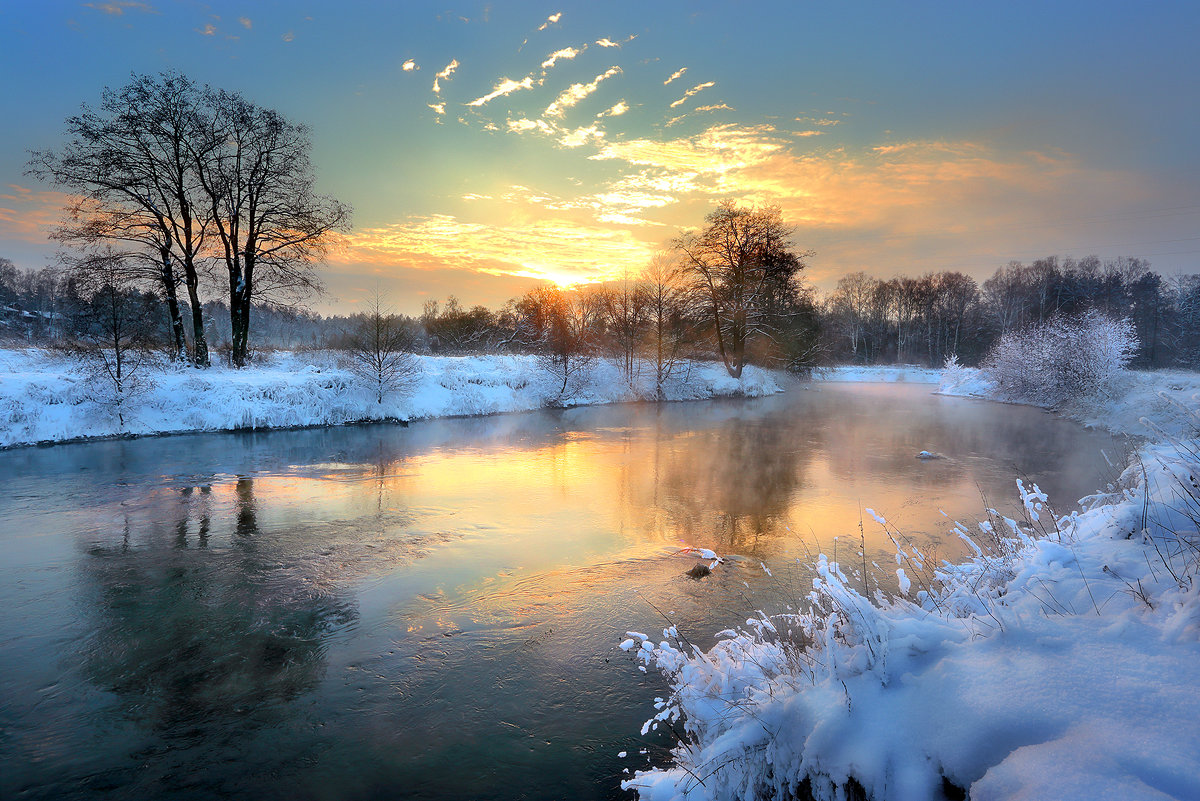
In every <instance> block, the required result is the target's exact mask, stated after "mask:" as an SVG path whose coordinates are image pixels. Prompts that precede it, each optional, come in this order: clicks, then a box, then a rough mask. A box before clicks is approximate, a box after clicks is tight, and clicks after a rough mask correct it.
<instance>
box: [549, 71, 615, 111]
mask: <svg viewBox="0 0 1200 801" xmlns="http://www.w3.org/2000/svg"><path fill="white" fill-rule="evenodd" d="M620 72H621V68H620V67H609V69H608V70H607V71H606V72H604V73H602V74H600V75H597V76H596V78H595V79H594V80H593V81H592V82H591V83H573V84H571V85H570V86H568V87H567V88H566V89H564V90H563V91H562V92H561V93H560V94H559V96H558V97H556V98H555V99H554V102H553V103H551V104H550V105H549V106H547V107H546V111H545V116H547V117H561V116H562V115H563V113H564V112H565V111H566V110H567V109H569V108H571V107H573V106H576V105H578V104H579V101H581V100H583V99H584V98H585V97H587V96H588V95H590V94H591V93H592V92H595V91H596V89H598V88H599V86H600V84H601V82H603V81H605V80H607V79H608V78H611V77H612V76H614V75H618V74H620Z"/></svg>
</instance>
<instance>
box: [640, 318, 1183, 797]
mask: <svg viewBox="0 0 1200 801" xmlns="http://www.w3.org/2000/svg"><path fill="white" fill-rule="evenodd" d="M1068 333H1069V332H1068ZM1116 333H1117V340H1120V338H1121V336H1120V334H1121V332H1119V331H1118V332H1116ZM1118 344H1119V343H1118ZM1041 369H1042V370H1043V371H1048V370H1049V368H1048V367H1047V366H1046V365H1042V368H1041ZM1072 369H1074V368H1072ZM1100 372H1101V373H1103V375H1102V376H1100V378H1102V380H1101V381H1100V382H1099V383H1095V384H1092V385H1091V386H1090V387H1089V390H1088V392H1086V393H1083V394H1072V393H1067V394H1066V395H1062V394H1059V395H1056V396H1054V397H1047V398H1042V399H1041V401H1042V402H1041V403H1040V405H1053V406H1054V407H1055V408H1056V410H1058V411H1060V412H1062V413H1066V414H1070V415H1072V416H1075V417H1076V418H1078V419H1080V420H1083V421H1085V422H1089V423H1091V424H1095V425H1103V426H1105V427H1107V428H1110V429H1112V430H1114V431H1118V432H1126V433H1132V434H1137V435H1141V436H1145V437H1148V438H1149V440H1148V441H1149V443H1150V444H1147V445H1145V446H1143V448H1142V450H1141V451H1140V452H1139V453H1138V455H1137V457H1136V458H1135V460H1134V461H1133V462H1132V463H1131V464H1130V465H1129V466H1128V467H1127V468H1126V469H1125V470H1124V472H1123V474H1122V475H1121V476H1120V478H1119V480H1118V481H1117V482H1116V483H1115V484H1114V485H1112V486H1110V487H1108V488H1106V489H1105V490H1103V491H1101V492H1098V493H1097V494H1095V495H1093V496H1091V497H1088V498H1084V499H1082V500H1081V501H1079V502H1078V508H1075V510H1074V511H1066V510H1069V509H1071V508H1072V507H1075V506H1076V503H1075V499H1070V498H1060V499H1048V498H1047V497H1046V496H1045V495H1044V494H1043V493H1042V492H1041V491H1040V490H1039V489H1038V487H1037V486H1035V485H1034V486H1030V485H1026V484H1023V483H1022V482H1020V481H1014V491H1015V493H1016V494H1015V499H1016V500H1017V501H1019V504H1018V505H1017V508H1018V509H1020V510H1021V511H1020V512H1019V513H1016V514H1014V516H1013V517H1006V516H1005V515H1004V514H1001V513H1000V512H998V511H996V510H994V509H982V508H981V510H980V513H979V516H978V519H976V520H963V521H961V522H956V521H950V520H947V523H946V527H947V531H948V533H950V534H951V535H952V536H957V537H960V538H961V539H962V540H963V541H964V542H965V544H966V545H967V546H968V548H969V549H970V551H971V552H972V553H974V558H972V559H970V560H968V561H966V562H964V563H962V564H950V563H946V562H942V563H937V564H935V563H934V562H933V561H932V560H927V559H926V558H925V556H924V555H923V554H921V553H920V552H919V551H918V550H916V549H915V548H914V547H912V545H911V543H909V542H908V541H907V540H906V538H905V537H904V532H902V531H899V530H897V529H896V528H894V527H893V526H892V525H890V524H889V523H888V522H887V521H886V520H885V519H884V518H883V517H882V516H880V515H878V514H876V513H875V512H871V516H872V517H873V518H874V520H873V521H872V520H871V519H870V518H868V520H867V523H868V525H875V526H878V527H881V528H882V529H883V530H885V531H886V532H887V533H888V535H889V536H890V537H891V538H892V541H893V542H894V543H895V546H896V564H895V566H894V571H895V572H894V575H891V574H890V572H889V575H887V576H880V575H878V574H876V575H872V576H866V577H864V576H863V575H862V573H861V572H860V571H859V570H857V569H856V566H857V565H858V564H859V562H858V557H857V556H854V557H853V558H852V559H851V560H850V561H851V563H848V564H838V563H835V562H833V561H831V560H830V558H829V557H827V556H824V555H822V556H820V557H819V559H818V561H817V564H816V565H815V566H814V567H815V577H814V578H813V579H812V585H811V588H807V587H805V588H797V591H798V592H799V593H801V594H803V593H807V597H806V598H805V600H804V602H803V603H802V604H801V605H800V606H799V607H797V608H790V609H782V610H778V609H775V610H753V609H748V610H747V612H748V613H749V616H748V618H747V620H746V622H745V624H744V625H743V626H742V627H740V628H738V629H737V630H730V631H726V632H722V633H721V635H718V636H719V638H720V640H719V642H718V643H717V644H716V645H715V646H714V647H712V648H711V649H709V650H708V651H704V652H702V651H700V650H698V649H695V648H694V647H692V646H691V645H690V644H689V643H688V642H687V641H686V640H684V639H681V638H680V636H679V634H678V632H677V631H676V630H675V629H674V627H670V628H668V629H666V630H664V631H663V633H662V635H663V636H662V637H661V638H658V637H653V638H652V637H649V636H643V635H640V634H637V633H633V634H631V635H630V636H629V637H628V639H626V640H625V641H624V642H622V643H621V647H622V648H624V649H625V650H626V651H629V652H630V653H631V654H633V655H635V656H634V658H635V659H636V661H637V662H638V663H639V668H646V667H652V668H657V669H659V670H660V671H662V672H663V674H664V675H665V676H666V677H667V679H668V680H669V682H670V685H671V692H670V694H669V695H668V697H666V698H660V699H656V702H655V705H654V706H655V712H654V713H653V716H652V717H651V719H650V720H648V721H647V723H646V727H645V730H647V731H648V730H649V729H652V728H658V727H659V726H662V725H668V724H672V725H674V726H675V728H676V731H682V732H683V741H682V742H681V743H680V744H679V745H678V746H677V747H676V748H675V749H674V750H673V753H672V758H671V761H670V762H669V763H668V764H665V765H663V766H661V767H658V768H654V769H650V770H645V771H640V772H638V773H636V774H635V775H633V776H632V777H630V778H629V779H628V780H627V781H626V782H625V783H624V785H623V786H624V787H626V788H628V789H633V790H636V791H637V793H638V795H639V797H640V798H642V799H655V800H657V799H730V798H739V799H756V798H779V799H786V798H797V799H805V798H810V797H811V798H815V799H846V798H860V797H866V798H870V799H875V800H876V801H883V800H884V799H898V800H900V801H916V800H918V799H940V798H962V797H970V798H971V799H1014V798H1017V799H1042V798H1061V799H1099V798H1121V799H1166V798H1176V799H1195V798H1200V760H1197V758H1196V754H1197V753H1200V694H1197V692H1196V687H1197V686H1200V592H1198V591H1197V588H1196V578H1197V572H1198V568H1200V533H1198V528H1200V439H1197V438H1196V436H1197V433H1196V432H1197V431H1198V430H1200V416H1198V415H1197V413H1196V412H1195V411H1193V410H1194V409H1196V408H1197V406H1200V375H1197V374H1195V373H1185V372H1178V371H1158V372H1153V373H1125V372H1123V371H1120V370H1114V371H1109V370H1108V368H1107V367H1106V366H1105V365H1101V367H1100ZM847 373H848V375H847V376H846V377H847V378H848V379H849V380H854V379H855V372H854V371H853V370H850V371H847ZM834 375H835V376H836V372H835V373H834ZM1003 377H1004V376H1003V374H998V373H997V370H996V363H995V362H993V363H992V364H990V365H989V369H985V370H978V369H969V368H963V367H959V366H958V365H957V364H956V363H954V362H952V363H951V364H950V365H949V366H948V368H947V370H946V371H945V372H944V374H943V376H942V380H941V383H940V387H939V391H940V392H942V393H944V394H956V395H968V396H975V397H980V398H993V399H1005V400H1017V401H1020V402H1037V401H1038V400H1039V398H1037V397H1028V396H1026V397H1014V394H1013V392H1012V390H1011V385H1010V386H1009V387H1005V386H1003V381H1002V378H1003ZM1093 377H1095V376H1093ZM835 380H836V378H835ZM906 380H908V379H907V378H906ZM1054 380H1057V379H1054ZM1089 380H1090V379H1089ZM1051 386H1054V384H1053V381H1052V383H1051ZM1035 394H1036V393H1035ZM864 501H866V502H869V499H864ZM1052 501H1053V502H1054V503H1055V504H1056V505H1057V507H1058V508H1059V510H1060V511H1059V512H1058V513H1056V512H1055V511H1052V509H1051V502H1052ZM771 567H772V566H771V565H769V564H768V565H764V569H770V568H771ZM776 572H777V573H778V571H776ZM881 588H882V589H881ZM885 590H886V592H885Z"/></svg>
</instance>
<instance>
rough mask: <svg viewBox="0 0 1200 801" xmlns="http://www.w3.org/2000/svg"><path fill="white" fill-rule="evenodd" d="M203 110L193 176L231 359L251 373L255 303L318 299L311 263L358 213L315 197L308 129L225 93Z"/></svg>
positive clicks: (211, 95)
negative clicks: (219, 268) (219, 271)
mask: <svg viewBox="0 0 1200 801" xmlns="http://www.w3.org/2000/svg"><path fill="white" fill-rule="evenodd" d="M204 104H205V107H206V109H207V111H208V113H207V115H206V117H205V118H204V126H205V127H204V131H203V135H202V136H201V137H200V138H199V139H198V140H197V143H196V145H195V151H196V154H197V156H196V159H195V166H196V170H197V178H198V179H199V183H200V186H201V188H202V190H203V192H204V195H205V198H206V200H207V202H208V204H209V213H210V215H211V217H212V220H213V230H214V234H215V238H216V241H217V243H218V244H217V246H218V248H219V250H220V253H221V256H220V258H221V260H222V261H223V262H224V265H225V272H226V274H227V276H228V292H229V321H230V328H231V339H232V341H231V345H232V352H231V357H232V361H233V364H234V365H235V366H237V367H244V366H245V364H246V356H247V352H248V349H249V342H250V311H251V308H252V301H253V300H254V299H255V298H260V299H261V298H264V297H275V298H286V299H289V300H295V299H298V298H301V297H304V296H305V295H307V294H310V293H312V292H314V291H316V290H317V289H318V288H319V286H320V284H319V281H318V279H317V276H316V274H315V272H314V271H313V263H314V262H315V261H316V260H317V259H319V258H321V257H322V256H323V255H324V254H325V252H326V250H327V249H328V247H329V245H330V243H331V239H332V235H333V234H334V233H336V232H339V231H346V230H348V228H349V224H350V209H349V207H347V206H346V205H344V204H342V203H340V202H338V201H337V200H335V199H333V198H330V197H324V196H320V195H317V194H316V193H315V192H314V183H315V179H314V177H313V170H312V164H311V162H310V161H309V150H310V149H311V145H310V143H309V140H308V128H307V127H306V126H304V125H298V124H296V123H293V122H291V121H289V120H287V119H286V118H285V117H284V116H283V115H281V114H280V113H279V112H277V111H274V110H273V109H267V108H263V107H261V106H257V105H255V104H254V103H251V102H250V101H248V100H246V99H245V98H243V97H242V96H241V95H238V94H234V93H230V92H226V91H224V90H216V91H213V90H207V91H206V92H205V95H204Z"/></svg>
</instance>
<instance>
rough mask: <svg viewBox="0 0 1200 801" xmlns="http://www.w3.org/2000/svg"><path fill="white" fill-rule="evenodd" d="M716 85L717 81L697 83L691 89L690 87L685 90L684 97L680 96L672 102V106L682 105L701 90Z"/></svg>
mask: <svg viewBox="0 0 1200 801" xmlns="http://www.w3.org/2000/svg"><path fill="white" fill-rule="evenodd" d="M716 85H717V82H716V81H706V82H705V83H698V84H696V85H695V86H693V87H692V88H691V89H688V90H687V91H686V92H684V93H683V97H681V98H679V99H678V100H676V101H675V102H674V103H672V104H671V108H677V107H678V106H682V105H683V104H684V103H686V102H687V101H688V98H689V97H694V96H695V95H698V94H700V93H701V92H703V91H704V90H705V89H708V88H710V87H713V86H716Z"/></svg>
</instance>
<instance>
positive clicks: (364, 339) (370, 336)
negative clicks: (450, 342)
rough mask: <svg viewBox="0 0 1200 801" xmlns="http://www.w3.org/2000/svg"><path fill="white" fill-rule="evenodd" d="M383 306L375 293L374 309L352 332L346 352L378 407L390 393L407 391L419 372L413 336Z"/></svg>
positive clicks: (354, 370) (370, 309) (397, 317)
mask: <svg viewBox="0 0 1200 801" xmlns="http://www.w3.org/2000/svg"><path fill="white" fill-rule="evenodd" d="M383 303H384V300H383V296H382V294H381V293H380V292H379V291H378V290H376V292H375V295H374V297H373V298H372V301H371V305H370V306H368V307H367V311H366V313H365V314H364V315H363V316H362V317H361V318H360V319H359V321H358V323H357V325H356V326H355V327H354V329H353V330H352V331H351V332H350V334H349V337H348V339H347V348H346V349H347V351H348V353H349V357H350V372H352V373H353V374H354V375H355V376H357V377H358V378H360V379H362V381H364V382H365V383H366V384H367V385H368V386H369V387H370V388H371V392H372V394H374V395H375V402H376V403H383V398H384V396H385V395H387V394H388V393H389V392H394V391H397V390H401V389H404V388H405V387H406V386H407V385H408V384H410V383H411V382H412V381H413V380H414V379H415V378H416V376H417V374H418V372H419V371H420V365H419V364H418V363H417V359H416V357H415V356H413V354H412V352H411V351H412V332H411V331H410V330H409V328H408V326H407V325H405V321H404V320H403V319H402V318H401V317H399V316H398V315H396V314H395V313H393V312H392V310H391V309H387V308H384V305H383Z"/></svg>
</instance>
